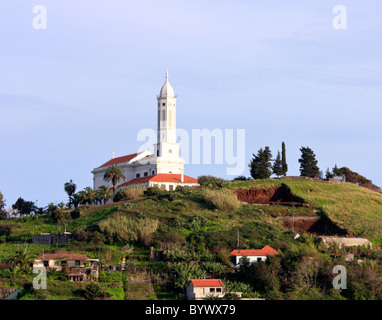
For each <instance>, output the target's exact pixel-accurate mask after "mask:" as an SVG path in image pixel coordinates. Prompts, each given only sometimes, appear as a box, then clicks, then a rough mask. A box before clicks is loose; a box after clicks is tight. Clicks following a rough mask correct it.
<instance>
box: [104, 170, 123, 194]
mask: <svg viewBox="0 0 382 320" xmlns="http://www.w3.org/2000/svg"><path fill="white" fill-rule="evenodd" d="M103 179H104V180H105V181H107V182H109V181H111V183H112V184H113V194H114V195H115V194H116V192H117V183H118V180H120V179H125V175H124V174H123V172H122V169H121V168H119V167H118V166H117V165H114V166H111V167H110V168H109V169H107V170H106V172H105V174H104V176H103Z"/></svg>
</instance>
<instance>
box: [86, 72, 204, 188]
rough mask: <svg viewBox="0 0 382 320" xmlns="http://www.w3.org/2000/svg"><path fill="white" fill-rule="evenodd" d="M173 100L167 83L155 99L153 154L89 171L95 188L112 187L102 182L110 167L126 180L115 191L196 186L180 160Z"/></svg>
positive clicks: (129, 157) (112, 161)
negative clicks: (119, 171) (116, 167)
mask: <svg viewBox="0 0 382 320" xmlns="http://www.w3.org/2000/svg"><path fill="white" fill-rule="evenodd" d="M176 99H177V97H176V96H175V93H174V89H173V88H172V86H171V85H170V82H169V81H168V72H167V73H166V81H165V83H164V84H163V86H162V89H161V90H160V93H159V96H157V100H158V105H157V117H158V123H157V143H156V144H155V145H154V153H151V152H150V151H144V152H139V153H133V154H129V155H126V156H122V157H117V158H115V157H114V156H113V158H112V159H110V160H109V161H107V162H105V163H104V164H102V165H101V166H99V167H97V168H95V169H94V170H93V171H92V174H93V185H94V189H95V190H97V189H98V188H99V187H100V186H103V185H108V186H109V187H110V188H111V187H112V186H113V185H112V183H111V182H106V181H105V180H104V174H105V172H106V171H107V169H108V168H110V166H112V165H117V166H118V167H120V168H121V169H122V172H123V174H124V176H125V179H123V180H122V179H121V180H119V181H118V185H117V188H118V189H120V188H124V187H129V188H143V187H151V186H158V187H163V188H165V189H166V190H175V188H176V187H177V186H178V185H180V186H197V185H198V180H197V179H195V178H192V177H189V176H186V175H184V160H183V158H181V157H180V154H179V149H180V144H179V143H177V142H176V138H177V137H176Z"/></svg>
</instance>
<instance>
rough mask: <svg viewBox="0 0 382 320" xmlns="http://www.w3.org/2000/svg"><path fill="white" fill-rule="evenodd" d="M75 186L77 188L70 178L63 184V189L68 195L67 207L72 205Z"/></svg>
mask: <svg viewBox="0 0 382 320" xmlns="http://www.w3.org/2000/svg"><path fill="white" fill-rule="evenodd" d="M76 188H77V186H76V184H75V183H73V180H72V179H70V181H69V182H66V183H65V184H64V190H65V192H66V193H67V194H68V196H69V202H68V207H69V208H70V207H71V205H72V195H73V194H74V193H75V192H76Z"/></svg>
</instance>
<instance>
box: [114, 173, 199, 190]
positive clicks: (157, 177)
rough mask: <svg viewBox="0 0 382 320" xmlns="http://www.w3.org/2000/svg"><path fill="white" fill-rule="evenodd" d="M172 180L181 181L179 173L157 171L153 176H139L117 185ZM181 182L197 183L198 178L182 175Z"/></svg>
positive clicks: (123, 185) (174, 181) (173, 181)
mask: <svg viewBox="0 0 382 320" xmlns="http://www.w3.org/2000/svg"><path fill="white" fill-rule="evenodd" d="M149 181H150V182H172V183H181V175H180V174H175V173H159V174H157V175H154V176H147V177H140V178H135V179H133V180H130V181H127V182H125V183H122V184H120V185H119V186H118V187H125V186H129V185H132V184H139V183H144V182H149ZM183 183H198V179H195V178H192V177H189V176H186V175H184V177H183Z"/></svg>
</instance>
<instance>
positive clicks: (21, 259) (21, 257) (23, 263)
mask: <svg viewBox="0 0 382 320" xmlns="http://www.w3.org/2000/svg"><path fill="white" fill-rule="evenodd" d="M33 258H34V255H33V254H31V253H30V252H29V251H28V247H27V246H24V247H23V249H21V250H17V251H16V253H15V255H14V256H13V257H12V258H11V262H12V263H13V264H14V265H16V266H19V267H20V268H22V269H24V268H26V267H28V266H29V265H30V264H31V262H32V261H33Z"/></svg>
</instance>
